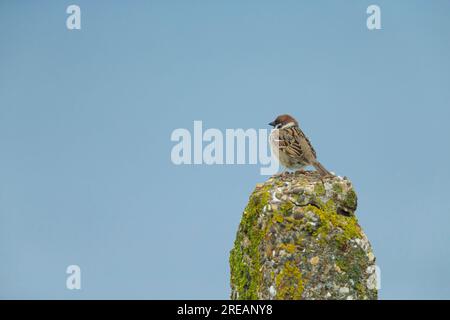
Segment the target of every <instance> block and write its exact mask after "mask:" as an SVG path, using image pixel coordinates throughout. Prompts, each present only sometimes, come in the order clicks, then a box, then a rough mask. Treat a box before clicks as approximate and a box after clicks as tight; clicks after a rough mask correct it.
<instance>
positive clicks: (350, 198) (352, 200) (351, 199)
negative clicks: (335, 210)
mask: <svg viewBox="0 0 450 320" xmlns="http://www.w3.org/2000/svg"><path fill="white" fill-rule="evenodd" d="M357 201H358V199H357V197H356V193H355V191H354V190H353V189H352V190H350V191H349V192H348V193H347V196H346V197H345V200H344V205H345V206H346V207H348V208H353V209H356V206H357Z"/></svg>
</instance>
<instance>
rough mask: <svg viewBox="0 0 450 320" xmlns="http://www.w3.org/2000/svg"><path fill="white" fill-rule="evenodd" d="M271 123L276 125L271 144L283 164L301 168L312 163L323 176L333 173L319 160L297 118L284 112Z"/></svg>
mask: <svg viewBox="0 0 450 320" xmlns="http://www.w3.org/2000/svg"><path fill="white" fill-rule="evenodd" d="M269 125H271V126H273V127H274V130H273V131H272V133H271V134H270V138H269V141H270V146H271V147H272V151H273V152H274V153H275V155H276V156H277V158H278V160H279V161H280V163H281V164H282V165H283V166H285V167H286V168H288V169H294V170H301V169H303V168H304V167H306V166H308V165H312V166H314V168H316V170H317V171H318V172H319V173H320V175H321V176H330V175H331V173H330V172H328V170H327V169H325V168H324V166H322V165H321V164H320V162H319V161H317V157H316V151H315V150H314V148H313V146H312V145H311V142H309V140H308V138H307V137H306V136H305V134H304V133H303V131H302V130H301V129H300V127H299V126H298V122H297V120H295V119H294V118H292V117H291V116H290V115H288V114H283V115H280V116H278V117H277V118H276V119H275V120H274V121H272V122H271V123H269Z"/></svg>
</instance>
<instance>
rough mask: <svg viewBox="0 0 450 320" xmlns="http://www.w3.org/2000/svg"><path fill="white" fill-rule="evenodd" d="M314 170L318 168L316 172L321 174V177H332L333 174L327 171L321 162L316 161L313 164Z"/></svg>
mask: <svg viewBox="0 0 450 320" xmlns="http://www.w3.org/2000/svg"><path fill="white" fill-rule="evenodd" d="M313 166H314V168H316V170H317V171H318V172H319V173H320V175H321V176H322V177H326V176H331V175H332V174H331V173H330V172H329V171H328V170H327V169H325V167H324V166H323V165H322V164H321V163H320V162H319V161H315V162H314V163H313Z"/></svg>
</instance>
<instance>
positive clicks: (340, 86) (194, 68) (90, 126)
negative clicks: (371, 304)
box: [0, 0, 450, 299]
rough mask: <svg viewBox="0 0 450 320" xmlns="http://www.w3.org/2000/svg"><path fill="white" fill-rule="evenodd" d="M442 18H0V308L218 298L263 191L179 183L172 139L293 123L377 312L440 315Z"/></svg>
mask: <svg viewBox="0 0 450 320" xmlns="http://www.w3.org/2000/svg"><path fill="white" fill-rule="evenodd" d="M374 3H375V4H378V5H379V6H380V7H381V16H382V30H378V31H369V30H368V29H367V28H366V17H367V15H366V8H367V6H368V5H370V4H374ZM70 4H78V5H79V6H80V7H81V12H82V29H81V30H75V31H69V30H67V28H66V24H65V20H66V17H67V14H66V12H65V11H66V8H67V6H68V5H70ZM449 15H450V3H449V2H448V1H433V2H430V1H395V2H393V1H376V2H373V1H370V2H369V1H356V0H355V1H339V2H338V1H314V2H312V1H293V0H292V1H283V2H276V1H205V0H202V1H132V2H127V3H126V4H125V2H123V1H122V2H119V1H95V2H93V1H76V2H69V1H58V2H55V1H20V2H19V1H14V2H13V1H3V0H2V1H0V38H1V39H2V45H1V46H0V260H1V261H2V263H1V264H0V283H1V288H0V297H1V298H38V299H46V298H60V299H79V298H84V299H91V298H104V299H108V298H112V299H118V298H124V299H133V298H136V299H158V298H166V299H170V298H172V299H182V298H186V299H226V298H228V297H229V292H230V289H229V269H228V253H229V250H230V249H231V248H232V244H233V241H234V236H235V232H236V230H237V226H238V223H239V220H240V216H241V214H242V210H243V208H244V207H245V205H246V202H247V199H248V196H249V194H250V193H251V191H252V190H253V188H254V186H255V184H256V183H258V182H261V181H264V180H265V179H266V177H264V176H261V175H259V167H258V166H255V165H240V166H237V165H224V166H206V165H203V166H193V165H192V166H175V165H173V163H172V162H171V160H170V152H171V148H172V147H173V145H174V143H173V142H171V141H170V135H171V133H172V131H173V130H174V129H176V128H187V129H189V130H192V128H193V121H194V120H202V121H203V125H204V127H205V128H218V129H221V130H225V129H226V128H257V129H258V128H267V123H268V122H269V121H271V120H273V118H274V117H275V116H276V115H277V114H280V113H291V114H292V115H294V116H295V117H296V118H297V119H298V120H299V122H300V124H301V126H302V128H303V129H304V131H305V132H306V133H307V135H309V137H310V138H311V140H312V142H313V143H314V146H315V148H316V151H317V153H318V155H319V159H320V160H321V162H322V163H323V164H324V165H325V166H326V167H327V168H329V169H330V170H332V171H334V172H336V173H337V174H339V175H342V176H344V175H345V176H348V177H349V178H350V179H351V180H352V181H353V183H354V185H355V187H356V190H357V193H358V196H359V207H358V212H357V215H358V218H359V220H360V223H361V225H362V226H363V228H364V230H365V232H366V233H367V235H368V237H369V239H370V241H371V243H372V246H373V248H374V252H375V255H376V257H377V263H378V265H379V266H380V268H381V286H382V288H381V290H380V298H382V299H432V298H437V299H443V298H447V299H448V298H450V275H449V273H448V270H449V269H450V249H449V248H450V237H449V232H448V227H449V225H450V202H449V201H448V199H447V198H448V194H449V191H450V189H449V185H448V181H450V169H449V166H448V164H449V163H450V150H449V149H450V148H449V143H448V139H449V137H450V126H449V125H448V119H450V90H449V86H450V59H449V58H448V57H449V56H450V41H448V40H449V38H450V19H449ZM71 264H77V265H79V266H80V267H81V270H82V289H81V290H80V291H76V290H73V291H70V290H67V289H66V286H65V282H66V276H67V275H66V273H65V270H66V267H67V266H68V265H71Z"/></svg>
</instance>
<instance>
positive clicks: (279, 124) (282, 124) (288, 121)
mask: <svg viewBox="0 0 450 320" xmlns="http://www.w3.org/2000/svg"><path fill="white" fill-rule="evenodd" d="M269 126H272V127H274V129H282V128H288V127H293V126H298V122H297V120H295V119H294V118H292V117H291V116H290V115H288V114H282V115H280V116H278V117H277V118H276V119H275V120H273V121H272V122H271V123H269Z"/></svg>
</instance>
